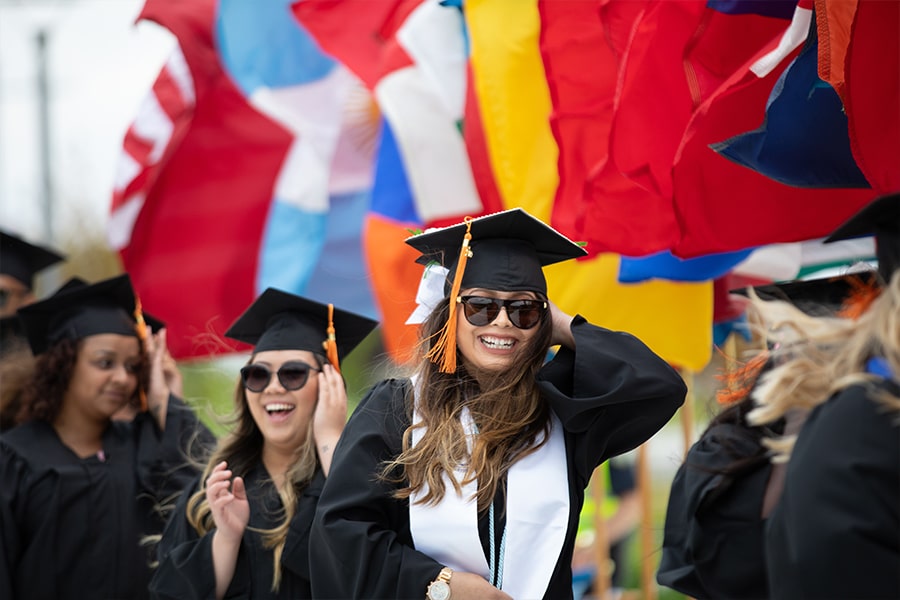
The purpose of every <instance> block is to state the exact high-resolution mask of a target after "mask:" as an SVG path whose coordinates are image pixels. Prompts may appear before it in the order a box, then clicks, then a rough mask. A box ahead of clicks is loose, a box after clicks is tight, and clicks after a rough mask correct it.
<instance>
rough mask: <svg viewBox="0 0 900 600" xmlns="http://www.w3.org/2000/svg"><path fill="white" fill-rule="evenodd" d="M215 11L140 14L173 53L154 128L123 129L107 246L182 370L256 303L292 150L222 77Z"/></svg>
mask: <svg viewBox="0 0 900 600" xmlns="http://www.w3.org/2000/svg"><path fill="white" fill-rule="evenodd" d="M215 6H216V3H215V2H214V1H213V0H204V1H198V2H189V3H187V2H179V1H175V0H151V1H149V2H147V4H146V6H145V7H144V9H143V11H142V12H141V15H140V17H139V18H141V19H148V20H152V21H156V22H157V23H159V24H160V25H162V26H164V27H167V28H169V29H170V30H171V31H172V32H173V33H174V34H175V36H176V38H177V39H178V44H179V49H178V50H177V51H176V55H175V56H176V58H175V59H174V60H172V61H170V63H169V65H167V67H166V68H165V69H164V70H163V72H162V73H161V75H160V77H159V79H158V80H157V82H156V84H155V85H154V87H153V90H152V92H151V96H150V98H148V101H147V103H146V104H145V106H148V105H150V106H152V105H154V104H156V105H158V106H160V107H162V110H158V111H154V113H153V114H152V115H151V116H152V117H153V118H150V119H145V118H143V117H145V116H146V115H145V114H144V113H142V114H141V115H139V117H138V119H137V120H136V122H135V124H134V125H133V126H132V127H131V129H129V132H128V134H127V136H126V140H125V148H124V154H125V156H124V157H123V165H130V168H129V167H126V168H125V169H124V170H120V173H123V174H124V176H122V177H120V178H119V184H118V185H117V189H116V193H115V195H114V199H113V205H112V220H111V229H110V238H111V241H113V243H114V245H115V246H116V247H117V248H119V249H120V251H121V256H122V260H123V262H124V266H125V269H126V270H127V271H128V272H129V273H130V274H131V276H132V280H133V282H134V286H135V289H136V290H137V292H138V294H140V296H141V300H142V302H143V304H144V306H145V307H146V308H147V309H148V310H149V311H151V312H153V314H154V315H157V316H159V317H160V318H161V319H163V320H164V321H166V323H167V327H168V330H169V338H168V339H169V345H170V348H171V351H172V354H173V356H175V357H176V358H181V359H184V358H192V357H198V356H203V355H207V354H210V353H215V352H221V351H223V350H225V349H226V347H224V346H223V345H216V344H213V345H210V344H209V343H208V338H207V337H205V336H204V335H203V334H207V333H212V334H214V336H215V338H217V339H219V340H221V339H222V336H221V334H222V333H223V332H224V330H225V329H226V328H227V327H228V326H229V325H230V324H231V322H232V321H233V320H234V318H236V317H237V315H239V314H240V312H241V311H242V310H243V309H244V308H246V307H247V306H248V305H249V304H250V302H251V301H252V300H253V296H254V293H255V286H254V281H255V278H256V269H257V261H258V255H259V246H260V240H261V236H262V232H263V227H264V224H265V219H266V215H267V211H268V208H269V205H270V203H271V200H272V195H273V190H272V188H273V185H274V181H275V178H276V176H277V174H278V172H279V168H280V166H281V164H282V161H283V159H284V156H285V154H286V152H287V150H288V148H289V147H290V144H291V140H292V136H291V135H290V134H289V133H288V132H287V131H285V130H284V129H283V128H282V127H281V126H279V125H277V124H276V123H274V122H273V121H271V120H270V119H269V118H267V117H265V116H263V115H261V114H260V113H259V112H257V111H256V110H255V109H253V108H252V107H250V105H249V104H248V103H247V101H246V100H245V99H244V97H243V95H242V94H241V93H240V91H239V90H238V89H237V88H236V87H235V85H234V84H233V83H232V81H231V80H230V78H229V77H227V76H226V74H225V73H224V71H223V69H222V67H221V65H220V63H219V60H218V56H217V53H216V50H215V45H214V41H213V31H212V27H213V20H214V15H215ZM179 56H180V57H181V58H178V57H179ZM178 64H183V65H184V67H186V68H184V69H183V70H179V69H177V67H174V65H178ZM174 82H177V85H176V84H175V83H174ZM167 133H168V135H167ZM151 148H152V150H151ZM135 165H137V168H136V167H135ZM242 173H243V174H248V173H249V174H252V176H241V175H240V174H242ZM129 175H130V176H129ZM211 175H212V176H211ZM123 211H127V212H128V213H130V214H126V212H123ZM130 223H133V228H131V227H129V224H130ZM211 223H214V224H215V225H214V226H210V224H211ZM172 290H177V292H176V293H173V291H172ZM210 315H212V317H210ZM204 342H207V343H204Z"/></svg>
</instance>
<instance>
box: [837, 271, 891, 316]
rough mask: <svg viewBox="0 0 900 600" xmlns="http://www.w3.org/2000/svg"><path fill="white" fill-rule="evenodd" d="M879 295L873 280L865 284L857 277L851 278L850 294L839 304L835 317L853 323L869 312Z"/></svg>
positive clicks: (878, 287)
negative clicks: (849, 320)
mask: <svg viewBox="0 0 900 600" xmlns="http://www.w3.org/2000/svg"><path fill="white" fill-rule="evenodd" d="M879 295H881V288H880V286H879V285H878V284H877V283H876V282H875V278H872V280H871V281H870V282H869V283H866V282H865V281H863V280H862V279H860V278H859V277H853V278H852V279H850V293H849V295H848V296H847V298H845V299H844V302H843V303H842V304H841V309H840V310H839V311H838V313H837V316H838V317H841V318H843V319H851V320H853V321H855V320H857V319H858V318H860V317H861V316H863V315H864V314H865V313H866V311H867V310H869V307H870V306H872V303H873V302H875V300H877V299H878V296H879Z"/></svg>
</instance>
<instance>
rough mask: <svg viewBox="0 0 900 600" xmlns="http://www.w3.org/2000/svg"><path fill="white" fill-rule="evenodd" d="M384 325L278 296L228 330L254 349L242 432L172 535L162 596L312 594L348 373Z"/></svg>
mask: <svg viewBox="0 0 900 600" xmlns="http://www.w3.org/2000/svg"><path fill="white" fill-rule="evenodd" d="M376 324H377V323H376V322H375V321H372V320H370V319H367V318H365V317H361V316H358V315H356V314H353V313H350V312H347V311H342V310H338V309H333V307H331V306H330V305H328V306H326V305H323V304H319V303H317V302H313V301H311V300H307V299H305V298H301V297H299V296H295V295H293V294H288V293H286V292H282V291H279V290H276V289H273V288H269V289H267V290H266V291H265V292H264V293H263V294H262V295H261V296H260V297H259V298H258V299H257V300H256V301H255V302H254V303H253V304H252V305H251V306H250V307H249V308H248V309H247V310H246V311H245V312H244V314H243V315H241V317H240V318H238V320H237V321H235V323H234V324H233V325H232V326H231V328H230V329H229V330H228V331H227V332H226V333H225V335H226V336H227V337H230V338H232V339H235V340H238V341H241V342H246V343H249V344H254V346H255V347H254V349H253V353H252V355H251V357H250V361H249V362H248V363H247V365H246V366H244V367H243V368H242V369H241V377H240V382H239V383H238V386H237V389H236V391H235V412H234V415H233V422H234V428H233V430H232V431H231V432H230V433H229V434H227V435H226V436H225V437H224V438H223V439H222V440H221V441H220V443H219V446H218V448H217V449H216V450H215V452H213V454H212V456H211V458H210V460H209V462H208V463H207V465H206V469H205V470H204V473H203V475H202V477H201V478H200V480H199V481H197V482H196V484H194V485H193V486H191V488H190V489H189V491H188V493H185V494H183V495H182V497H181V499H180V500H179V502H178V504H177V505H176V507H175V511H174V513H173V515H172V518H171V519H170V521H169V523H168V525H167V526H166V530H165V532H164V533H163V536H162V540H161V541H160V544H159V551H158V556H159V562H160V565H159V567H158V569H157V571H156V573H155V575H154V577H153V580H152V582H151V586H150V589H151V592H152V593H153V594H154V596H155V597H157V598H173V599H174V598H178V599H184V598H213V597H215V598H225V597H228V598H235V597H242V598H310V597H311V596H310V589H309V560H308V535H309V526H310V523H311V521H312V516H313V513H314V511H315V506H316V502H317V500H318V496H319V493H320V491H321V487H322V484H323V481H324V477H325V476H326V475H327V474H328V470H329V467H330V464H331V457H332V452H333V449H334V446H335V444H336V443H337V439H338V437H339V436H340V434H341V430H342V429H343V427H344V422H345V421H346V417H347V393H346V390H345V388H344V380H343V378H342V377H341V375H340V372H339V370H338V365H339V362H340V360H341V359H342V358H343V357H344V356H345V355H346V354H347V353H349V352H350V351H351V350H353V348H355V347H356V346H357V345H358V344H359V343H360V342H361V341H362V340H363V338H365V337H366V336H367V335H368V334H369V332H371V331H372V330H373V329H374V328H375V326H376Z"/></svg>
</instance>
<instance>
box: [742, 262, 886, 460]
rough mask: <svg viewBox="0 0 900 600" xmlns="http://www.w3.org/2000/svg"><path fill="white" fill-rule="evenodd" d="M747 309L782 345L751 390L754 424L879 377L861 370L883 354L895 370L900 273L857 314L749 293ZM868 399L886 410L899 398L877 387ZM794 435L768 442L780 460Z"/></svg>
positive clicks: (805, 408) (868, 382) (869, 382)
mask: <svg viewBox="0 0 900 600" xmlns="http://www.w3.org/2000/svg"><path fill="white" fill-rule="evenodd" d="M751 306H752V309H753V310H754V311H755V314H756V315H757V317H758V318H759V320H760V321H761V322H762V323H767V324H768V326H769V330H770V332H769V335H770V336H771V335H774V336H775V339H776V341H778V342H779V343H780V344H781V347H780V348H779V349H778V350H776V361H777V362H780V364H778V366H776V367H775V368H773V369H772V370H771V371H769V372H768V373H766V374H764V375H763V376H762V377H761V378H760V381H759V383H758V385H757V386H756V388H755V389H754V390H753V392H752V394H753V397H754V399H755V400H756V402H757V404H758V406H757V407H756V408H754V409H753V410H752V411H751V412H750V413H749V414H748V421H749V422H750V423H751V424H753V425H760V424H765V423H771V422H773V421H775V420H777V419H779V418H780V417H782V416H784V415H785V413H787V412H788V411H789V410H792V409H800V410H810V409H812V408H814V407H816V406H818V405H820V404H822V403H824V402H825V401H826V400H828V398H830V397H831V396H832V395H833V394H834V393H836V392H838V391H840V390H843V389H846V388H847V387H850V386H852V385H857V384H862V385H872V384H873V383H875V382H876V381H878V379H879V377H878V376H877V375H873V374H871V373H867V372H866V362H867V361H868V360H869V359H870V358H872V357H882V358H884V359H885V360H886V361H887V364H888V365H889V367H890V369H891V372H893V373H900V276H898V275H896V274H895V276H894V277H893V278H892V279H891V281H890V284H889V285H888V286H887V287H886V288H885V289H884V290H883V291H882V293H881V294H880V295H879V296H878V298H877V299H875V300H874V301H873V302H872V303H871V305H870V306H869V308H868V310H866V311H865V312H863V313H862V314H861V315H859V316H858V317H857V318H855V319H854V318H826V317H811V316H809V315H805V314H804V313H802V312H801V311H799V310H798V309H796V308H794V307H793V306H791V305H790V304H788V303H785V302H781V301H770V302H765V301H762V300H760V299H759V298H757V297H752V305H751ZM873 399H874V400H875V401H877V402H879V403H880V404H882V405H883V406H884V407H885V408H886V409H887V410H889V411H891V412H894V413H896V412H898V411H900V398H897V397H896V396H894V395H892V394H890V393H888V392H886V391H880V392H877V393H874V394H873ZM793 443H794V437H785V438H781V439H778V440H772V441H770V442H769V443H768V444H767V445H769V446H770V447H771V448H772V449H773V450H775V451H776V453H777V459H778V460H782V461H783V460H785V459H786V458H787V457H788V456H789V455H790V451H791V449H792V448H793Z"/></svg>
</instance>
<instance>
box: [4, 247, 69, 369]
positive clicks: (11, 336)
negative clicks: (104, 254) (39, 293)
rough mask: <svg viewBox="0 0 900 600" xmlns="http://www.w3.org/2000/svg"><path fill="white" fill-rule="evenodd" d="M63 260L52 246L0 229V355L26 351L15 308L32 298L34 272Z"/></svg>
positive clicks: (25, 303)
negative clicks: (27, 239)
mask: <svg viewBox="0 0 900 600" xmlns="http://www.w3.org/2000/svg"><path fill="white" fill-rule="evenodd" d="M63 260H64V257H63V255H62V254H60V253H59V252H57V251H56V250H54V249H51V248H48V247H46V246H41V245H38V244H32V243H30V242H27V241H25V240H23V239H22V238H20V237H19V236H17V235H13V234H12V233H8V232H6V231H3V230H0V358H2V356H3V355H4V354H5V353H6V352H9V351H14V350H18V349H24V350H26V351H27V349H28V340H26V338H25V332H24V330H23V328H22V324H21V322H20V321H19V318H18V317H17V316H16V311H17V310H19V309H20V308H22V307H23V306H26V305H28V304H31V303H32V302H34V301H35V296H34V279H35V276H37V274H38V273H40V272H41V271H44V270H45V269H48V268H50V267H52V266H53V265H55V264H57V263H60V262H62V261H63Z"/></svg>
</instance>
